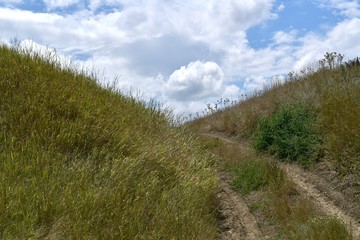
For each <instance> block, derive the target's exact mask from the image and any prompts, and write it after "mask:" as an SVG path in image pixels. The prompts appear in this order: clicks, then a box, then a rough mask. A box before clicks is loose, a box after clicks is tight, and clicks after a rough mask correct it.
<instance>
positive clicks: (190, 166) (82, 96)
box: [0, 45, 217, 239]
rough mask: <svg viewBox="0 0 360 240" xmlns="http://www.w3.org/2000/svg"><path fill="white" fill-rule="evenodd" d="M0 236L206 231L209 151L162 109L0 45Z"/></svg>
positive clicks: (211, 196)
mask: <svg viewBox="0 0 360 240" xmlns="http://www.w3.org/2000/svg"><path fill="white" fill-rule="evenodd" d="M0 69H1V75H0V92H1V98H0V212H1V214H0V238H1V239H47V238H48V239H212V238H214V236H215V235H216V224H215V213H214V212H215V208H216V206H215V194H216V189H217V183H216V179H215V171H214V169H213V167H212V162H211V157H210V156H209V155H208V154H205V153H204V152H203V151H202V150H201V148H200V146H198V145H197V144H196V143H195V142H194V141H193V140H192V138H191V136H189V135H188V134H186V133H184V131H183V130H182V129H179V127H174V124H173V123H172V120H171V118H172V116H171V113H169V112H166V111H165V110H161V109H158V108H157V107H156V106H155V105H151V104H150V105H149V103H145V102H141V101H140V100H138V99H136V98H134V97H127V96H124V95H122V94H121V92H118V91H114V90H113V89H104V88H102V87H100V86H99V85H98V84H97V79H96V78H94V77H89V75H90V74H87V73H86V72H81V71H75V70H72V69H70V68H66V67H63V66H62V65H61V64H59V63H58V62H57V61H56V60H53V59H51V58H47V57H42V56H40V55H38V54H36V53H34V52H28V51H25V50H19V49H17V48H15V47H8V46H5V45H1V46H0Z"/></svg>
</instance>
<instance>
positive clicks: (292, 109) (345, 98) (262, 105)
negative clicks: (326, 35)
mask: <svg viewBox="0 0 360 240" xmlns="http://www.w3.org/2000/svg"><path fill="white" fill-rule="evenodd" d="M342 57H343V56H342V55H341V54H337V53H335V52H333V53H327V54H326V55H325V59H323V60H320V61H319V62H320V63H322V65H321V66H320V68H319V69H317V70H313V69H310V68H308V69H305V70H303V71H302V72H301V73H300V74H298V75H295V74H294V73H290V74H289V78H288V79H287V80H286V81H285V83H283V84H274V85H273V86H270V87H267V88H265V89H264V91H262V92H258V93H256V94H254V95H253V96H251V97H248V98H247V99H245V100H242V101H240V102H239V103H238V104H236V105H233V106H232V107H228V108H226V109H223V110H219V111H217V112H215V113H213V114H211V115H209V116H206V117H204V118H199V119H197V120H195V121H193V122H192V125H193V126H194V127H195V129H199V128H200V129H201V128H204V127H205V126H206V127H207V128H208V129H209V128H210V129H211V130H214V131H220V132H226V133H228V134H233V135H236V136H238V137H239V138H241V139H244V140H250V141H251V142H252V143H253V146H254V147H255V148H256V149H257V150H258V151H267V152H268V153H270V154H273V155H275V156H277V157H279V158H280V159H283V160H284V161H293V162H298V163H300V164H301V165H303V166H304V167H310V166H311V165H313V164H316V162H318V161H322V160H325V161H328V162H329V163H332V165H333V167H334V169H335V170H337V172H338V173H339V174H340V175H343V176H345V175H349V174H350V175H354V176H356V177H355V181H353V183H354V184H353V185H354V186H356V185H357V186H359V184H360V156H359V153H360V124H359V122H360V62H359V58H355V59H354V60H350V61H348V62H346V63H344V64H341V60H342ZM359 193H360V189H359V188H358V190H356V191H355V192H354V194H355V195H357V196H359Z"/></svg>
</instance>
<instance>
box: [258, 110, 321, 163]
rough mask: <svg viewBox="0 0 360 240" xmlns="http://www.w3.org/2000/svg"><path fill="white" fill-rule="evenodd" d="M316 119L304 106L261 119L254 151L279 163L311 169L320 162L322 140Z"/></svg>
mask: <svg viewBox="0 0 360 240" xmlns="http://www.w3.org/2000/svg"><path fill="white" fill-rule="evenodd" d="M315 121H316V119H315V116H314V114H313V113H312V112H311V111H310V110H308V109H306V108H305V107H304V106H288V107H283V108H281V109H279V110H278V111H277V112H275V113H274V114H272V115H271V116H269V117H266V118H262V119H260V121H259V123H258V127H257V129H256V131H255V133H254V148H255V149H256V150H257V151H268V152H270V153H271V154H274V155H275V156H276V157H278V158H279V159H287V160H290V161H294V162H295V161H296V162H299V163H300V164H301V165H302V166H304V167H309V166H311V165H312V164H314V163H315V162H316V161H317V153H318V146H319V144H320V140H319V136H318V135H317V134H316V133H315Z"/></svg>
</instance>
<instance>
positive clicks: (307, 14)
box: [0, 0, 360, 113]
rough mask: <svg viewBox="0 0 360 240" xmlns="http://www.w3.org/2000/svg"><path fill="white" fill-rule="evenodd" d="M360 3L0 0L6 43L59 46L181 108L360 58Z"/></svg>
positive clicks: (108, 76) (81, 63) (77, 63)
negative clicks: (323, 63) (322, 64)
mask: <svg viewBox="0 0 360 240" xmlns="http://www.w3.org/2000/svg"><path fill="white" fill-rule="evenodd" d="M359 26H360V3H359V0H286V1H285V0H284V1H280V0H222V1H218V0H167V1H165V0H86V1H80V0H0V41H1V42H3V43H9V42H11V40H12V39H14V38H16V39H17V40H18V41H20V43H21V45H22V46H24V47H32V48H33V49H35V50H37V51H51V50H52V49H56V52H57V53H58V54H59V58H60V59H62V61H70V60H69V59H71V62H73V64H74V67H79V68H84V67H85V68H88V69H96V71H97V72H99V73H100V77H101V81H102V82H103V83H104V84H107V83H108V82H112V81H113V79H114V78H115V77H116V78H117V83H116V84H117V87H118V88H120V89H122V90H123V91H124V92H127V91H129V90H131V91H133V92H134V91H136V92H137V91H139V92H141V93H143V94H144V96H145V97H154V98H156V99H158V100H160V101H161V102H163V103H164V104H165V105H167V106H170V107H171V108H173V109H174V111H175V112H176V113H182V112H184V113H189V112H194V113H195V112H201V111H202V110H203V109H204V108H205V107H206V104H207V103H213V102H216V100H217V99H220V98H226V97H227V98H231V99H236V98H238V97H240V96H241V94H242V93H248V92H251V91H254V90H259V89H261V88H262V87H263V86H264V85H266V84H269V83H271V82H273V81H282V80H283V76H285V75H286V74H287V73H289V72H290V71H300V70H301V69H302V68H304V67H306V66H308V65H311V64H314V63H315V62H316V60H319V59H321V58H322V57H323V55H324V54H325V53H326V52H330V51H336V52H340V53H342V54H345V59H351V58H354V57H356V56H359V55H360V44H359V40H360V27H359Z"/></svg>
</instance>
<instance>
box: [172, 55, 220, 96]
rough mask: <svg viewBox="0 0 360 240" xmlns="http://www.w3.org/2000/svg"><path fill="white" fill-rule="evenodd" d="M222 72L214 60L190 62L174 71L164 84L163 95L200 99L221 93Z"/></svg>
mask: <svg viewBox="0 0 360 240" xmlns="http://www.w3.org/2000/svg"><path fill="white" fill-rule="evenodd" d="M223 78H224V73H223V71H222V70H221V68H220V67H219V66H218V65H217V64H216V63H214V62H200V61H196V62H191V63H189V64H188V65H187V66H183V67H181V68H180V69H178V70H176V71H174V72H173V73H172V74H171V75H170V77H169V80H168V81H167V83H166V85H165V95H166V96H168V97H169V98H171V99H174V100H178V101H192V100H201V99H205V98H208V97H212V96H218V95H221V94H222V92H223V91H224V87H223Z"/></svg>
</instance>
